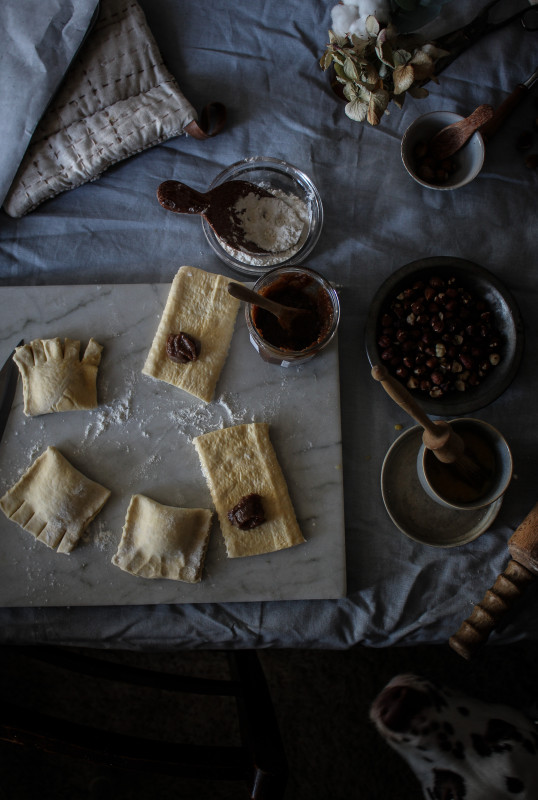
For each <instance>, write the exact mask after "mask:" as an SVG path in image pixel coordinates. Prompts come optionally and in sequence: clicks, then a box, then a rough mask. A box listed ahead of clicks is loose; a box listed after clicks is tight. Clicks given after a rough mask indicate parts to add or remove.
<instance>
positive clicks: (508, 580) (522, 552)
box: [449, 503, 538, 659]
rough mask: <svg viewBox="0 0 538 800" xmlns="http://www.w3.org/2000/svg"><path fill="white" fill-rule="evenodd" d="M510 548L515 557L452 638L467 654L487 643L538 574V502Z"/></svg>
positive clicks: (517, 530) (455, 648) (457, 651)
mask: <svg viewBox="0 0 538 800" xmlns="http://www.w3.org/2000/svg"><path fill="white" fill-rule="evenodd" d="M508 550H509V552H510V555H511V556H512V559H511V560H510V561H509V563H508V565H507V567H506V569H505V570H504V572H502V573H501V574H500V575H499V576H498V578H497V580H496V581H495V583H494V584H493V586H492V587H491V589H488V591H487V592H486V594H485V595H484V599H483V600H482V602H481V603H478V605H476V606H475V607H474V609H473V611H472V613H471V615H470V616H469V617H468V618H467V619H466V620H465V621H464V622H463V623H462V624H461V626H460V629H459V630H458V632H457V633H455V634H454V636H451V637H450V639H449V644H450V646H451V647H452V649H453V650H455V651H456V653H458V654H459V655H460V656H462V657H463V658H466V659H470V658H471V657H472V655H473V654H474V652H475V651H476V650H477V649H478V648H479V647H480V646H481V645H483V644H485V643H486V641H487V639H488V636H489V635H490V633H491V632H492V631H493V630H494V629H495V628H496V627H497V625H498V624H499V623H500V621H501V620H502V619H503V617H504V616H505V614H506V613H507V612H508V611H509V610H510V609H511V608H512V606H514V605H515V603H516V602H517V601H518V600H519V598H520V597H521V595H522V594H523V592H524V591H525V589H526V588H527V586H528V585H529V583H531V582H532V581H533V580H534V579H535V577H536V575H538V503H536V505H535V506H534V507H533V508H532V510H531V511H530V512H529V513H528V514H527V516H526V517H525V519H524V520H523V522H522V523H521V525H520V526H519V527H518V528H516V530H515V532H514V533H513V534H512V536H511V537H510V539H509V540H508Z"/></svg>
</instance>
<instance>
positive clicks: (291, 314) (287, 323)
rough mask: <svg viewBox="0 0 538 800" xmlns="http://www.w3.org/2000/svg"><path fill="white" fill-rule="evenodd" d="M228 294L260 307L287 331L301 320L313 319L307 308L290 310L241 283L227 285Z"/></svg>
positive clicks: (288, 307)
mask: <svg viewBox="0 0 538 800" xmlns="http://www.w3.org/2000/svg"><path fill="white" fill-rule="evenodd" d="M228 293H229V294H231V295H232V297H235V298H237V300H242V301H243V302H244V303H252V305H256V306H260V308H264V309H265V310H266V311H269V313H270V314H274V316H275V317H276V318H277V319H278V322H279V324H280V325H281V326H282V327H283V328H285V329H286V330H288V331H289V330H293V329H294V328H295V326H296V325H297V323H300V322H301V320H302V321H305V320H308V318H310V319H313V317H314V312H313V311H311V310H310V309H308V308H291V306H285V305H282V303H276V302H275V301H274V300H270V299H269V298H268V297H264V295H263V294H259V293H258V292H255V291H253V290H252V289H248V288H247V287H246V286H243V284H242V283H229V284H228Z"/></svg>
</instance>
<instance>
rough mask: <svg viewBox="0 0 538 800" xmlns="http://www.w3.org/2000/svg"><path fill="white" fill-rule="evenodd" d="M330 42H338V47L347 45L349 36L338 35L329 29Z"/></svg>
mask: <svg viewBox="0 0 538 800" xmlns="http://www.w3.org/2000/svg"><path fill="white" fill-rule="evenodd" d="M329 42H330V43H331V44H337V45H338V47H345V46H346V44H347V36H338V35H337V34H336V33H335V32H334V31H332V30H329Z"/></svg>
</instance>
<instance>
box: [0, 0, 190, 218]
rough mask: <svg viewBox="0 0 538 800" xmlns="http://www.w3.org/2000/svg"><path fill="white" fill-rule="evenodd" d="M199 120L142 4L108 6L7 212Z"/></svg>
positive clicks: (24, 208)
mask: <svg viewBox="0 0 538 800" xmlns="http://www.w3.org/2000/svg"><path fill="white" fill-rule="evenodd" d="M196 119H197V114H196V111H195V109H194V108H193V106H192V105H191V104H190V103H189V101H188V100H187V99H186V98H185V96H184V95H183V93H182V92H181V90H180V88H179V86H178V84H177V82H176V80H175V78H174V77H173V76H172V75H171V73H170V72H169V71H168V69H167V68H166V66H165V65H164V63H163V60H162V56H161V53H160V51H159V48H158V46H157V44H156V42H155V40H154V38H153V35H152V33H151V31H150V29H149V27H148V25H147V22H146V18H145V16H144V13H143V11H142V9H141V8H140V6H139V5H138V3H136V2H135V1H134V0H101V7H100V12H99V17H98V19H97V21H96V23H95V26H94V28H93V30H92V31H91V33H90V34H89V35H88V37H87V40H86V42H85V44H84V45H83V47H82V48H81V50H80V52H79V54H78V55H77V56H76V58H75V59H74V61H73V63H72V65H71V67H70V69H69V71H68V73H67V75H66V78H65V81H64V83H63V85H62V86H61V88H60V90H59V91H58V93H57V94H56V96H55V97H54V99H53V101H52V103H51V105H50V106H49V108H48V109H47V111H46V112H45V114H44V116H43V117H42V119H41V121H40V122H39V125H38V126H37V128H36V130H35V132H34V135H33V136H32V139H31V141H30V144H29V147H28V150H27V151H26V153H25V155H24V158H23V160H22V162H21V164H20V166H19V169H18V171H17V174H16V176H15V179H14V181H13V183H12V185H11V187H10V189H9V191H8V194H7V197H6V199H5V202H4V210H5V211H6V213H7V214H9V215H10V216H12V217H21V216H23V215H24V214H27V213H28V212H29V211H32V210H33V209H34V208H36V207H37V206H38V205H39V204H40V203H42V202H43V201H44V200H47V199H49V198H51V197H54V196H55V195H57V194H59V193H60V192H64V191H66V190H68V189H73V188H75V187H77V186H80V185H81V184H83V183H86V182H88V181H91V180H95V179H96V178H98V177H99V176H100V175H101V174H102V173H103V172H104V171H105V170H106V169H107V168H108V167H110V166H111V165H112V164H115V163H117V162H118V161H121V160H123V159H125V158H128V157H129V156H131V155H133V154H135V153H138V152H140V151H142V150H145V149H147V148H149V147H151V146H153V145H155V144H157V143H159V142H163V141H165V140H167V139H169V138H171V137H173V136H177V135H179V134H180V133H182V132H183V131H184V129H185V127H186V126H187V125H189V123H191V122H193V121H195V120H196Z"/></svg>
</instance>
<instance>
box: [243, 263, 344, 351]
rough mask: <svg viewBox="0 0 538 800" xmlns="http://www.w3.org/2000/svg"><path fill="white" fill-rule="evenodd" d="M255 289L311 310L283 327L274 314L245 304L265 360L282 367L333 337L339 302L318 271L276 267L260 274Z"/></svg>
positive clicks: (255, 342) (255, 343)
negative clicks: (290, 324) (287, 326)
mask: <svg viewBox="0 0 538 800" xmlns="http://www.w3.org/2000/svg"><path fill="white" fill-rule="evenodd" d="M253 289H254V291H255V292H259V293H260V294H262V295H264V296H265V297H267V298H269V299H270V300H274V301H276V302H277V303H282V305H285V306H290V307H291V308H300V309H305V310H306V311H307V312H308V313H307V314H304V315H301V317H299V318H298V320H297V321H296V322H295V323H294V324H293V325H292V326H291V327H289V328H284V327H282V326H281V325H280V323H279V321H278V318H277V317H276V316H275V315H274V314H271V313H270V312H269V311H266V310H265V309H263V308H261V307H260V306H257V305H254V304H247V305H246V307H245V316H246V320H247V327H248V331H249V335H250V341H251V343H252V345H253V347H255V349H256V350H257V351H258V353H259V354H260V356H261V357H262V358H263V359H264V361H268V362H269V363H270V364H278V365H279V366H281V367H289V366H291V365H294V364H301V363H303V362H304V361H308V360H309V359H310V358H313V356H315V355H317V354H318V353H319V352H321V350H323V348H324V347H326V346H327V345H328V344H329V342H330V341H331V340H332V339H333V337H334V335H335V333H336V330H337V328H338V322H339V320H340V303H339V301H338V295H337V293H336V291H335V289H334V288H333V287H332V286H331V284H330V283H329V282H328V281H326V280H325V278H323V277H322V276H321V275H320V274H319V273H317V272H314V270H311V269H307V268H306V267H277V268H276V269H273V270H271V271H270V272H267V273H265V275H263V276H262V277H261V278H259V279H258V280H257V281H256V283H255V284H254V286H253Z"/></svg>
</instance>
